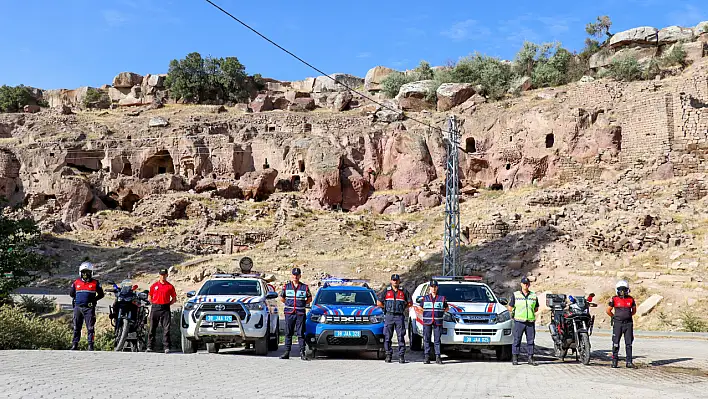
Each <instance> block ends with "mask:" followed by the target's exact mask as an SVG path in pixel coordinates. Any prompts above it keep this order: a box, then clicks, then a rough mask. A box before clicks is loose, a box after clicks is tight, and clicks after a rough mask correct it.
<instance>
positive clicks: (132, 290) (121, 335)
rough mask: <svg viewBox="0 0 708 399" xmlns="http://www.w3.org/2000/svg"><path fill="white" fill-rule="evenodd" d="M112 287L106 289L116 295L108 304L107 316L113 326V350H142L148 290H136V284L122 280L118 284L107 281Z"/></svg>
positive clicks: (145, 346)
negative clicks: (111, 304)
mask: <svg viewBox="0 0 708 399" xmlns="http://www.w3.org/2000/svg"><path fill="white" fill-rule="evenodd" d="M108 283H109V284H112V285H113V289H109V290H107V291H108V292H112V293H114V294H115V296H116V300H115V302H113V306H109V308H108V309H109V318H110V319H111V325H112V326H113V328H114V337H115V338H114V350H115V351H116V352H122V351H124V350H125V349H130V351H132V352H142V351H144V350H145V349H146V348H147V327H146V326H147V321H148V314H149V310H148V305H150V302H149V301H148V291H147V290H145V291H143V292H136V290H137V289H138V286H137V285H133V283H132V282H131V281H130V280H123V281H122V282H121V284H120V286H118V285H117V284H116V283H114V282H112V281H109V282H108Z"/></svg>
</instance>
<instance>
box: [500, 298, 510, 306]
mask: <svg viewBox="0 0 708 399" xmlns="http://www.w3.org/2000/svg"><path fill="white" fill-rule="evenodd" d="M499 303H501V304H502V305H504V306H508V305H509V300H508V299H506V298H499Z"/></svg>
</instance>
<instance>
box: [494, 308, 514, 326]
mask: <svg viewBox="0 0 708 399" xmlns="http://www.w3.org/2000/svg"><path fill="white" fill-rule="evenodd" d="M509 320H511V313H509V311H508V310H505V311H503V312H501V313H499V315H498V316H497V323H503V322H505V321H509Z"/></svg>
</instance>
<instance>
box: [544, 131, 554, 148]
mask: <svg viewBox="0 0 708 399" xmlns="http://www.w3.org/2000/svg"><path fill="white" fill-rule="evenodd" d="M555 142H556V138H555V136H554V135H553V133H549V134H547V135H546V148H553V144H555Z"/></svg>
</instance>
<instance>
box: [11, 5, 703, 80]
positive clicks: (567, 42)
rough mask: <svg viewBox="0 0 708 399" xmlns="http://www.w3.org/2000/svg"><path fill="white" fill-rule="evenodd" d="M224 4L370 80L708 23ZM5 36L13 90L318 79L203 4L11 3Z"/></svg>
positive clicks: (305, 52)
mask: <svg viewBox="0 0 708 399" xmlns="http://www.w3.org/2000/svg"><path fill="white" fill-rule="evenodd" d="M215 1H216V2H217V3H218V4H220V5H221V6H222V7H224V8H225V9H227V10H229V11H231V12H232V13H233V14H234V15H236V16H237V17H238V18H241V19H243V20H244V21H245V22H247V23H249V24H251V25H252V26H253V27H255V28H256V29H258V30H260V31H262V33H264V34H265V35H266V36H269V37H270V38H271V39H273V40H274V41H276V42H277V43H279V44H281V45H282V46H284V47H285V48H288V49H289V50H291V51H293V52H294V53H295V54H297V55H299V56H300V57H302V58H304V59H305V60H307V61H309V62H311V63H312V64H314V65H315V66H317V67H318V68H320V69H322V70H324V71H325V72H327V73H334V72H345V73H351V74H354V75H358V76H362V77H363V76H364V75H365V74H366V71H367V70H368V69H369V68H371V67H373V66H375V65H386V66H388V67H391V68H396V69H407V68H413V67H414V66H415V65H417V64H418V62H419V61H420V60H422V59H425V60H427V61H428V62H430V63H431V64H432V65H442V64H444V63H446V62H447V61H454V60H457V59H458V58H460V57H461V56H465V55H468V54H470V53H472V52H474V51H479V52H481V53H484V54H488V55H494V56H498V57H502V58H506V59H512V58H513V56H514V54H515V53H516V51H517V50H518V49H519V48H520V47H521V44H522V43H523V41H524V40H531V41H534V42H542V41H553V40H558V41H560V42H562V43H563V45H564V46H565V47H567V48H569V49H571V50H578V49H580V48H582V46H583V40H584V39H585V36H586V35H585V32H584V30H585V29H584V27H585V24H586V23H587V22H590V21H592V20H594V19H595V17H596V16H598V15H601V14H607V15H610V17H611V18H612V21H613V22H614V25H613V29H612V30H613V31H621V30H624V29H629V28H632V27H636V26H645V25H649V26H655V27H657V28H661V27H664V26H669V25H675V24H677V25H683V26H695V25H696V24H698V22H700V21H705V20H708V6H706V2H705V0H689V1H682V0H675V1H672V2H666V1H660V0H595V1H590V2H586V1H561V0H546V1H520V0H506V1H476V0H467V1H457V0H446V1H438V2H431V1H420V0H407V1H399V0H377V1H372V0H360V1H356V2H354V1H352V2H342V1H332V0H329V1H303V0H300V1H298V0H288V1H285V0H270V1H268V2H265V1H262V2H258V1H238V0H215ZM0 37H2V41H0V54H3V57H2V59H3V62H1V63H0V84H8V85H17V84H25V85H29V86H34V87H40V88H45V89H53V88H75V87H79V86H85V85H91V86H100V85H102V84H105V83H110V82H111V81H112V78H113V76H115V75H116V74H117V73H118V72H121V71H133V72H137V73H140V74H146V73H164V72H166V71H167V66H168V64H169V61H170V60H171V59H174V58H182V57H184V56H185V55H186V54H187V53H189V52H192V51H197V52H199V53H201V54H202V55H204V56H206V55H212V56H217V57H225V56H237V57H238V58H239V60H241V62H242V63H243V64H244V65H246V68H247V72H248V73H251V74H252V73H261V74H262V75H263V76H266V77H272V78H276V79H281V80H298V79H303V78H305V77H307V76H316V75H317V73H316V72H314V71H312V70H309V68H307V67H306V66H304V65H302V64H300V63H298V62H297V61H296V60H294V59H292V58H290V57H289V56H288V55H286V54H285V53H282V52H280V50H278V49H276V48H275V47H273V46H272V45H270V44H269V43H267V42H265V41H264V40H262V39H261V38H259V37H257V36H256V35H255V34H253V33H252V32H250V31H248V30H246V29H245V28H243V27H242V26H241V25H239V24H237V23H236V22H234V21H232V20H230V19H228V18H227V17H226V16H224V15H223V14H221V13H219V12H218V11H217V10H216V9H214V8H213V7H211V6H210V5H209V4H208V3H206V2H205V1H203V0H98V1H97V0H21V1H17V0H0Z"/></svg>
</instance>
